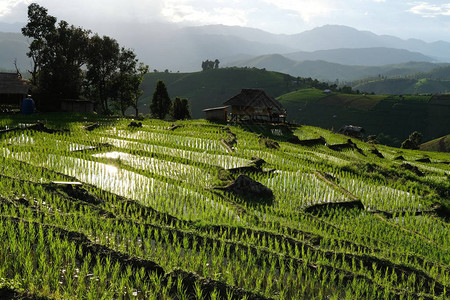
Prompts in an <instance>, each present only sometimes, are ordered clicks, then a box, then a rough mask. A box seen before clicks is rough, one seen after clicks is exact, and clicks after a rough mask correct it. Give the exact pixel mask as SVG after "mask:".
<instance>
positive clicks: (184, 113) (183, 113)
mask: <svg viewBox="0 0 450 300" xmlns="http://www.w3.org/2000/svg"><path fill="white" fill-rule="evenodd" d="M190 118H191V110H190V108H189V102H188V99H186V98H183V99H180V98H179V97H176V98H175V100H173V104H172V119H174V120H185V119H190Z"/></svg>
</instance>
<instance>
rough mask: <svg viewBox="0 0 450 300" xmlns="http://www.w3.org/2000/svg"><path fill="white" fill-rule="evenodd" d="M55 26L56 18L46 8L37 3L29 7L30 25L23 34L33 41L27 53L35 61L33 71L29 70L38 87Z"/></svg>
mask: <svg viewBox="0 0 450 300" xmlns="http://www.w3.org/2000/svg"><path fill="white" fill-rule="evenodd" d="M55 24H56V18H55V17H53V16H50V15H48V14H47V9H46V8H44V7H42V6H40V5H38V4H37V3H32V4H30V5H29V6H28V23H27V25H26V26H25V27H23V28H22V34H23V35H24V36H26V37H29V38H32V39H33V40H32V41H31V43H30V46H29V49H30V51H29V52H28V53H27V55H28V57H30V58H31V59H32V61H33V66H32V67H33V69H32V70H29V72H30V74H31V83H32V84H33V85H36V86H37V85H38V78H37V76H38V72H39V70H40V68H41V66H42V60H43V56H44V52H45V48H46V40H47V38H48V37H49V36H50V35H52V34H53V33H54V32H55V30H56V28H55Z"/></svg>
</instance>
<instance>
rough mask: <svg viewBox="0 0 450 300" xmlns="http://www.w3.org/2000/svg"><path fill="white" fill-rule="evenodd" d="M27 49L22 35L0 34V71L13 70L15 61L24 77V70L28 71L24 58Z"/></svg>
mask: <svg viewBox="0 0 450 300" xmlns="http://www.w3.org/2000/svg"><path fill="white" fill-rule="evenodd" d="M28 47H29V45H28V41H27V39H26V38H25V37H24V36H22V34H20V33H4V32H0V69H2V70H15V67H14V60H15V59H17V66H18V67H19V69H20V71H21V72H22V73H23V74H24V75H25V72H26V70H27V69H30V61H29V58H28V57H27V56H26V53H27V52H28V50H29V49H28Z"/></svg>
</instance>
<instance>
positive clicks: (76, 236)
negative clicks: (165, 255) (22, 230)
mask: <svg viewBox="0 0 450 300" xmlns="http://www.w3.org/2000/svg"><path fill="white" fill-rule="evenodd" d="M0 218H1V219H2V220H3V221H5V220H6V221H8V220H10V221H12V222H14V223H15V224H18V223H19V222H23V223H24V224H25V225H26V226H29V224H32V225H34V226H35V227H39V226H42V229H43V231H44V234H46V233H47V232H48V231H49V230H50V229H51V230H52V231H53V232H54V233H57V234H58V235H59V236H60V238H62V239H64V238H67V239H68V241H70V242H74V243H76V244H77V246H78V247H79V248H80V247H81V249H82V253H83V254H86V253H91V255H92V256H93V257H95V256H99V258H100V259H106V258H107V257H108V258H110V259H111V262H112V263H113V264H114V263H116V262H118V263H119V264H121V266H122V272H125V270H126V269H127V267H131V268H132V269H133V270H134V272H133V274H137V273H138V272H139V270H140V269H142V268H143V269H144V270H145V275H146V276H147V278H148V279H150V276H151V274H156V275H157V276H158V277H161V278H162V280H161V282H162V284H164V285H166V286H167V284H168V283H169V282H172V283H175V284H176V282H177V279H178V278H180V277H181V280H182V285H183V287H184V290H185V292H186V293H187V295H188V296H189V298H191V297H195V284H196V283H198V284H199V285H200V287H201V289H202V291H203V293H205V292H207V293H211V292H212V291H213V290H214V289H215V290H217V291H218V292H219V297H220V299H226V298H227V295H228V294H229V295H232V297H231V299H242V298H243V297H247V299H254V300H256V299H269V298H266V297H263V296H261V295H258V294H255V293H253V292H250V291H247V290H244V289H242V288H238V287H235V286H232V285H229V284H226V283H224V282H221V281H216V280H211V279H208V278H204V277H201V276H199V275H198V274H195V273H193V272H187V271H183V270H179V269H177V270H173V271H171V272H166V271H165V270H164V269H163V268H162V267H161V266H160V265H159V264H157V263H155V262H153V261H151V260H146V259H140V258H138V257H133V256H130V255H128V254H124V253H121V252H118V251H115V250H113V249H111V248H109V247H106V246H104V245H100V244H96V243H93V242H91V241H90V240H89V238H88V237H87V236H86V235H84V234H82V233H79V232H74V231H68V230H65V229H62V228H60V227H57V226H52V225H46V224H42V223H37V222H29V221H26V220H23V219H20V218H15V217H5V216H0ZM36 230H39V228H36ZM77 257H78V259H79V260H81V261H82V260H83V259H84V257H83V256H80V254H79V252H77ZM95 264H96V262H95V261H92V262H91V267H93V266H94V265H95ZM132 276H134V275H132ZM169 277H170V278H172V280H169ZM168 288H169V291H170V293H171V294H172V296H176V295H177V287H176V285H175V286H174V285H172V286H168ZM205 299H208V297H206V298H205Z"/></svg>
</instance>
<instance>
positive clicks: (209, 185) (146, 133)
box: [0, 116, 450, 299]
mask: <svg viewBox="0 0 450 300" xmlns="http://www.w3.org/2000/svg"><path fill="white" fill-rule="evenodd" d="M34 122H36V120H24V119H22V117H14V118H8V119H5V120H2V121H0V127H1V128H3V131H1V132H0V239H1V240H2V243H0V287H1V288H0V297H2V296H4V295H10V296H11V295H12V296H11V297H13V296H14V297H22V298H23V299H448V298H449V297H450V294H449V293H450V292H449V289H450V238H449V237H450V225H449V223H448V220H449V215H448V212H449V210H448V207H450V205H449V202H450V199H449V197H450V196H449V193H450V184H449V178H450V165H449V162H450V155H448V154H438V153H431V152H418V151H409V150H404V151H403V150H400V149H395V148H389V147H385V146H379V145H375V146H373V145H369V144H366V143H364V142H361V141H356V140H354V141H353V142H354V144H345V143H346V141H347V139H348V138H347V137H343V136H341V135H337V134H333V133H331V132H328V131H326V130H323V129H319V128H314V127H308V126H303V127H299V128H292V131H293V133H294V134H295V135H296V136H298V137H299V139H300V140H304V139H309V138H311V139H313V138H318V137H319V136H322V137H323V138H324V139H325V140H326V142H327V144H326V145H324V144H317V145H309V146H300V145H298V144H295V143H288V142H283V141H282V140H286V138H284V139H283V138H282V137H281V138H280V140H278V141H277V142H278V146H277V147H275V146H274V147H269V146H267V145H265V144H263V143H260V138H261V137H260V136H258V135H256V134H254V133H252V132H249V131H248V130H247V128H245V127H239V126H231V125H229V126H226V125H219V124H214V123H209V122H206V121H203V120H197V121H183V122H178V123H177V125H179V126H177V127H173V126H172V125H173V124H172V123H168V122H163V121H156V120H144V121H142V123H143V126H142V127H140V128H132V127H129V126H128V124H129V123H130V120H126V119H114V118H99V117H93V116H91V117H89V116H87V117H84V118H83V117H78V116H73V117H71V118H70V119H69V118H67V119H66V120H63V119H58V118H57V117H56V116H50V117H47V118H46V120H45V121H44V125H45V126H44V127H42V126H41V127H40V128H34V129H27V128H26V126H28V125H20V124H19V123H27V124H32V123H34ZM93 123H96V124H97V125H98V126H94V127H87V126H88V125H91V124H93ZM16 127H17V128H18V129H17V130H12V131H8V130H5V129H7V128H8V129H11V128H16ZM19 127H20V128H19ZM1 128H0V129H1ZM48 129H49V130H48ZM87 129H89V130H87ZM280 132H281V131H276V133H277V134H276V135H274V136H273V137H272V138H277V136H278V135H279V133H280ZM227 143H228V144H227ZM339 143H342V144H345V145H344V146H342V147H339V148H338V149H339V150H332V149H331V148H330V147H329V146H330V145H333V144H339ZM226 145H227V146H228V147H227V146H226ZM375 147H376V148H377V150H378V153H381V155H378V154H375V152H374V151H373V150H374V148H375ZM230 149H231V152H230ZM381 156H382V157H381ZM425 156H426V158H428V159H429V162H423V160H421V161H417V160H420V159H423V158H424V157H425ZM399 157H401V158H400V159H399ZM396 158H397V159H396ZM240 175H246V176H248V178H250V179H252V180H254V181H256V182H258V183H260V184H262V185H264V186H265V187H267V188H269V189H270V190H271V191H272V196H271V197H264V198H263V197H262V196H258V194H257V191H251V190H250V188H249V187H244V188H242V189H240V190H239V189H238V190H236V189H231V188H230V187H229V186H230V184H232V183H233V182H234V180H236V179H237V178H238V176H240Z"/></svg>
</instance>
